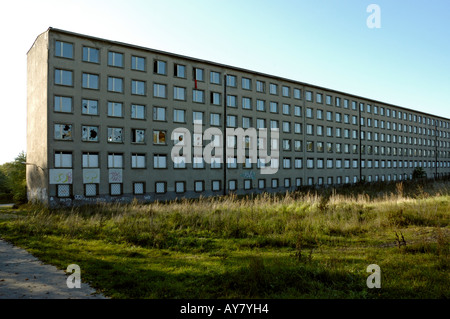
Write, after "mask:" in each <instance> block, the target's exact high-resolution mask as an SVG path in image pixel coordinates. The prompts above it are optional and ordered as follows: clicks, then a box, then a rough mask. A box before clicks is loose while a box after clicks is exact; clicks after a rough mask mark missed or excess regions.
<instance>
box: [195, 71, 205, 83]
mask: <svg viewBox="0 0 450 319" xmlns="http://www.w3.org/2000/svg"><path fill="white" fill-rule="evenodd" d="M192 71H193V75H194V80H197V81H201V82H203V81H205V78H204V74H203V73H204V71H203V69H200V68H193V69H192Z"/></svg>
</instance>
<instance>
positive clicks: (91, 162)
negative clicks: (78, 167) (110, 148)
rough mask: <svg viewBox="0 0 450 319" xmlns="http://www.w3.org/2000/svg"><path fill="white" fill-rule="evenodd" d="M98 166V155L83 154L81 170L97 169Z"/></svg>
mask: <svg viewBox="0 0 450 319" xmlns="http://www.w3.org/2000/svg"><path fill="white" fill-rule="evenodd" d="M98 164H99V161H98V153H89V152H84V153H83V163H82V166H83V168H96V167H99V166H98Z"/></svg>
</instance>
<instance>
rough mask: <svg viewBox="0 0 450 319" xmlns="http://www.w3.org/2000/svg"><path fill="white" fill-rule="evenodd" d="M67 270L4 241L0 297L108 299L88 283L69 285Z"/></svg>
mask: <svg viewBox="0 0 450 319" xmlns="http://www.w3.org/2000/svg"><path fill="white" fill-rule="evenodd" d="M67 277H68V275H66V273H65V272H64V271H63V270H59V269H57V268H56V267H54V266H51V265H45V264H43V263H42V262H41V261H39V260H38V259H37V258H36V257H34V256H33V255H31V254H30V253H28V252H27V251H26V250H23V249H21V248H18V247H15V246H13V245H11V244H9V243H7V242H5V241H3V240H0V299H105V297H104V296H103V295H101V294H96V292H95V290H94V289H93V288H91V287H90V286H89V285H88V284H86V283H83V270H81V288H79V289H77V288H73V289H70V288H68V287H67V283H66V281H67Z"/></svg>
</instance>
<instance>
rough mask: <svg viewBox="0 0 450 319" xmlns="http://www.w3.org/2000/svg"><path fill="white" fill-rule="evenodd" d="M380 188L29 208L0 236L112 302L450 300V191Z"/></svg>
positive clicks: (431, 186)
mask: <svg viewBox="0 0 450 319" xmlns="http://www.w3.org/2000/svg"><path fill="white" fill-rule="evenodd" d="M381 186H382V185H378V186H375V187H372V188H371V192H367V191H365V190H364V189H363V188H358V186H357V187H354V188H343V189H339V190H323V191H321V192H307V193H304V192H298V193H291V194H284V195H273V196H272V195H267V194H265V195H261V196H254V197H252V198H249V197H245V198H237V197H235V196H228V197H225V198H208V199H200V200H183V201H179V202H170V203H160V202H157V203H152V204H139V203H137V202H135V203H132V204H130V205H118V204H101V205H96V206H90V207H79V208H72V209H55V210H49V209H47V208H43V207H33V206H28V207H22V208H21V211H20V212H19V213H18V214H16V215H15V217H16V218H3V219H2V218H1V216H2V210H0V236H1V237H2V238H4V239H6V240H8V241H11V242H13V243H14V244H16V245H18V246H21V247H24V248H26V249H27V250H29V251H30V252H31V253H33V254H34V255H35V256H37V257H38V258H40V259H41V260H43V261H45V262H47V263H51V264H54V265H56V266H57V267H59V268H61V269H66V267H67V266H68V265H69V264H73V263H75V264H78V265H79V266H80V267H81V274H82V279H83V280H85V281H88V282H90V283H91V285H92V286H94V287H95V288H97V289H98V290H100V291H102V292H103V293H105V294H106V295H107V296H110V297H112V298H189V299H192V298H194V299H195V298H355V299H359V298H449V297H450V293H449V287H450V285H449V284H450V281H449V276H448V270H449V240H448V239H449V235H450V229H449V221H450V218H449V216H450V188H449V187H448V186H449V183H448V182H445V181H444V182H439V183H424V184H419V185H415V184H413V183H401V184H390V185H384V188H382V187H381ZM14 211H15V210H11V209H9V210H5V212H6V213H7V214H9V216H10V215H14ZM3 214H5V213H3ZM396 234H398V235H399V236H401V235H403V236H404V238H405V242H406V245H402V246H400V247H398V246H397V242H396ZM370 264H377V265H379V266H380V267H381V285H382V288H381V289H369V288H367V286H366V279H367V277H368V275H369V273H367V272H366V268H367V266H368V265H370Z"/></svg>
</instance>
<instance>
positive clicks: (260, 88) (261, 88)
mask: <svg viewBox="0 0 450 319" xmlns="http://www.w3.org/2000/svg"><path fill="white" fill-rule="evenodd" d="M256 92H260V93H265V92H266V83H265V82H263V81H258V80H257V81H256Z"/></svg>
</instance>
